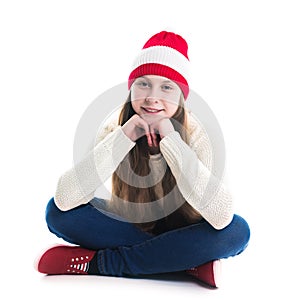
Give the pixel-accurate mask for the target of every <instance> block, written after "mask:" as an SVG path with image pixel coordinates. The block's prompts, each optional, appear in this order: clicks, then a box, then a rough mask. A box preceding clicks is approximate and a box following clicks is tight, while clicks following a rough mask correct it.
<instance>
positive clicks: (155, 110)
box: [145, 108, 160, 112]
mask: <svg viewBox="0 0 300 300" xmlns="http://www.w3.org/2000/svg"><path fill="white" fill-rule="evenodd" d="M145 110H146V111H149V112H158V111H160V109H148V108H145Z"/></svg>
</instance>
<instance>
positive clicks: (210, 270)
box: [186, 259, 222, 287]
mask: <svg viewBox="0 0 300 300" xmlns="http://www.w3.org/2000/svg"><path fill="white" fill-rule="evenodd" d="M221 271H222V268H221V261H220V260H219V259H218V260H213V261H210V262H208V263H205V264H203V265H200V266H198V267H195V268H192V269H189V270H186V273H187V274H189V275H192V276H193V277H196V278H197V279H199V280H200V281H202V282H204V283H206V284H208V285H209V286H211V287H219V285H220V277H221Z"/></svg>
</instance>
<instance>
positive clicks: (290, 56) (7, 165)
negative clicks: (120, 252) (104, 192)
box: [0, 0, 300, 299]
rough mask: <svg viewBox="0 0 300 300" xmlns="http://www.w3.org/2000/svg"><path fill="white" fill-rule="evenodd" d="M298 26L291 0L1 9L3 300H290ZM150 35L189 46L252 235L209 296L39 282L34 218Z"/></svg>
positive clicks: (8, 5) (39, 225)
mask: <svg viewBox="0 0 300 300" xmlns="http://www.w3.org/2000/svg"><path fill="white" fill-rule="evenodd" d="M299 15H300V9H299V4H298V1H290V0H285V1H276V0H275V1H266V0H260V1H256V0H252V1H232V0H230V1H189V0H186V1H176V0H173V1H156V0H152V1H150V0H149V1H89V0H87V1H74V0H73V1H61V0H60V1H56V0H53V1H14V0H12V1H1V2H0V43H1V44H0V53H1V56H0V99H1V110H0V122H1V125H0V128H1V165H0V166H1V169H0V170H1V182H2V184H1V210H0V214H1V215H0V222H1V226H0V228H1V277H2V278H3V279H1V292H2V293H3V295H5V294H6V295H7V296H6V298H7V299H16V297H17V296H24V297H27V296H28V297H30V296H31V295H32V294H35V295H39V294H40V296H41V297H43V299H48V298H49V299H50V298H51V299H53V297H59V296H64V297H72V298H73V299H82V297H88V298H90V297H93V298H94V297H97V298H99V299H103V298H104V297H108V296H109V297H113V296H119V297H122V298H125V299H129V298H130V299H132V298H134V299H135V298H139V299H140V298H141V297H145V296H149V297H157V296H168V297H172V298H173V299H175V298H176V297H178V298H182V297H185V296H190V295H191V296H196V297H199V298H200V297H201V296H202V295H205V297H207V298H210V299H211V298H218V299H224V298H227V297H228V298H230V299H253V298H254V297H261V296H270V297H272V296H279V297H280V296H287V295H293V298H294V299H296V298H297V296H296V294H298V296H299V289H296V284H297V283H298V282H297V281H298V280H296V277H295V276H297V275H292V273H293V272H294V271H296V274H297V270H298V269H299V258H298V257H299V246H298V244H299V241H298V240H299V233H298V228H299V223H298V221H297V220H299V217H298V209H297V208H298V206H297V202H298V201H299V188H298V186H299V167H300V165H299V153H300V147H299V141H298V140H299V133H298V130H299V125H300V124H299V123H300V122H299V105H298V103H299V101H300V89H299V83H300V58H299V57H300V56H299V53H300V41H299V36H300V35H299V28H300V18H299ZM161 30H169V31H175V32H176V33H179V34H181V35H182V36H183V37H184V38H185V39H186V40H187V41H188V43H189V57H190V61H191V63H192V67H193V70H192V72H193V74H192V80H191V82H190V87H191V89H193V90H194V91H195V92H197V93H198V94H199V95H201V97H202V98H203V99H204V100H205V101H206V102H207V103H208V104H209V106H210V108H211V109H212V110H213V112H214V113H215V116H216V117H217V118H218V121H219V123H220V125H221V127H222V130H223V134H224V138H225V143H226V154H227V160H226V178H227V182H228V187H229V188H230V190H231V192H232V194H233V195H234V198H235V202H236V212H237V213H239V214H241V215H242V216H243V217H245V218H246V220H247V221H248V222H249V224H250V227H251V230H252V237H251V240H250V244H249V247H248V249H247V250H246V251H245V252H244V253H243V254H242V255H241V256H239V257H236V258H233V259H229V260H228V262H227V263H226V262H225V266H224V267H225V275H226V274H227V277H225V284H224V287H223V288H221V289H219V290H217V291H211V290H207V289H205V288H203V287H201V286H198V285H195V284H192V283H190V282H181V281H179V282H173V281H172V280H171V281H163V280H162V281H160V280H158V281H155V280H154V281H151V280H150V281H147V280H146V281H144V280H127V279H123V280H122V279H113V278H103V277H96V278H95V277H80V278H78V277H76V278H74V277H68V278H66V277H65V276H61V277H59V276H58V277H56V276H54V277H45V276H43V275H41V274H38V273H36V272H35V271H34V270H33V267H32V264H33V260H34V258H35V256H36V254H38V252H39V251H40V250H41V249H42V248H43V247H46V246H48V245H50V244H51V243H53V242H59V240H58V239H56V238H55V237H54V236H52V235H51V234H50V233H49V232H48V230H47V227H46V224H45V221H44V209H45V205H46V203H47V201H48V200H49V199H50V198H51V197H52V196H53V194H54V191H55V188H56V183H57V179H58V178H59V176H60V175H61V174H62V173H63V172H64V171H66V170H67V169H68V168H69V167H71V166H72V163H73V157H72V155H73V139H74V134H75V130H76V127H77V125H78V122H79V119H80V117H81V115H82V114H83V112H84V111H85V109H86V108H87V107H88V105H89V104H90V103H91V102H92V101H93V100H94V99H95V98H96V97H97V96H99V95H100V94H101V93H103V92H104V91H105V90H107V89H109V88H111V87H113V86H114V85H116V84H119V83H123V82H124V81H126V80H127V77H128V74H129V72H130V67H131V64H132V61H133V59H134V57H135V55H136V54H137V53H138V52H139V50H140V49H141V48H142V46H143V45H144V43H145V42H146V40H147V39H148V38H149V37H150V36H151V35H153V34H155V33H157V32H159V31H161ZM123 100H124V99H120V103H121V101H123ZM107 101H109V99H108V100H107ZM103 105H105V103H104V104H103Z"/></svg>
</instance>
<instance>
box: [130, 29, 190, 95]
mask: <svg viewBox="0 0 300 300" xmlns="http://www.w3.org/2000/svg"><path fill="white" fill-rule="evenodd" d="M187 51H188V45H187V42H186V41H185V40H184V39H183V38H182V37H181V36H180V35H178V34H175V33H173V32H167V31H162V32H159V33H157V34H155V35H154V36H152V37H151V38H150V39H149V40H148V41H147V42H146V44H145V45H144V47H143V48H142V51H141V53H140V54H139V55H138V56H137V57H136V59H135V61H134V63H133V71H132V72H131V73H130V75H129V78H128V88H130V87H131V85H132V83H133V81H134V80H135V79H136V78H137V77H140V76H143V75H159V76H163V77H166V78H168V79H170V80H172V81H174V82H175V83H177V84H178V86H179V87H180V88H181V90H182V92H183V95H184V98H185V99H186V98H187V96H188V94H189V85H188V78H187V77H188V69H189V64H190V62H189V58H188V54H187Z"/></svg>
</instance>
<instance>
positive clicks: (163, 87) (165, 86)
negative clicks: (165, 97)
mask: <svg viewBox="0 0 300 300" xmlns="http://www.w3.org/2000/svg"><path fill="white" fill-rule="evenodd" d="M162 89H163V90H165V91H171V90H173V87H172V86H171V85H169V84H164V85H163V86H162Z"/></svg>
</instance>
